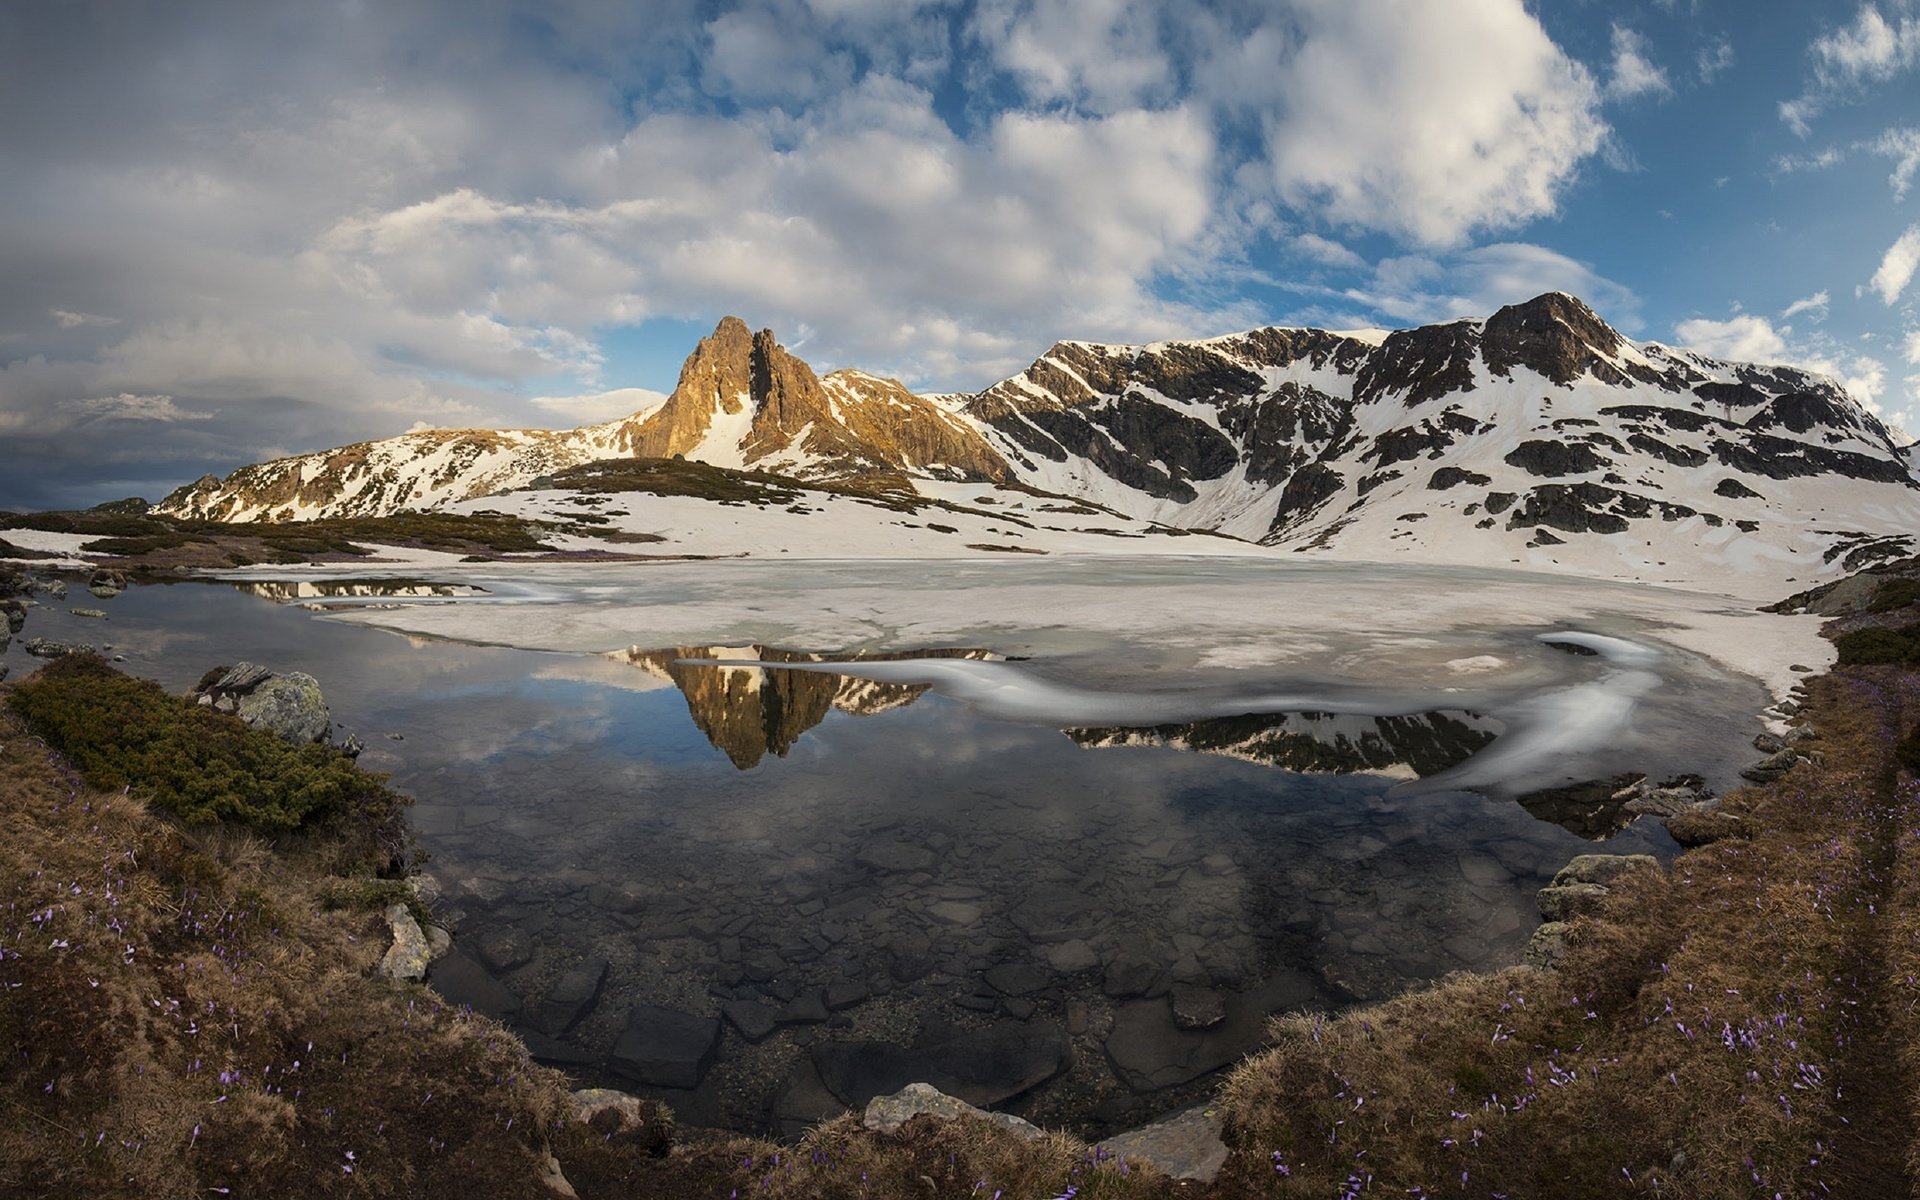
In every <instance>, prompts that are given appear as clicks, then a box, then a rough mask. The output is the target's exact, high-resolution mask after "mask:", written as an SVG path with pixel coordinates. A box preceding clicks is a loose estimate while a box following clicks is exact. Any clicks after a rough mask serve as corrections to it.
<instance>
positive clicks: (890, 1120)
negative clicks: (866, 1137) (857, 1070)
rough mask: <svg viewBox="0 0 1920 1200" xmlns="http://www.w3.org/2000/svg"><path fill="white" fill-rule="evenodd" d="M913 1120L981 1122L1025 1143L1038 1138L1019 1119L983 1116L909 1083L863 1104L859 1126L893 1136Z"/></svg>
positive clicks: (935, 1090)
mask: <svg viewBox="0 0 1920 1200" xmlns="http://www.w3.org/2000/svg"><path fill="white" fill-rule="evenodd" d="M915 1117H933V1118H935V1119H936V1120H941V1121H985V1122H986V1123H988V1124H990V1125H997V1126H999V1127H1000V1128H1002V1129H1004V1130H1006V1131H1007V1132H1009V1133H1011V1134H1013V1135H1015V1136H1016V1137H1018V1138H1020V1139H1021V1140H1022V1141H1028V1142H1031V1141H1033V1140H1035V1139H1036V1138H1039V1137H1040V1136H1041V1132H1040V1130H1039V1129H1037V1128H1035V1127H1034V1126H1033V1125H1031V1124H1029V1123H1027V1122H1026V1121H1023V1120H1021V1119H1020V1118H1019V1117H1016V1116H1012V1115H1010V1114H1008V1113H996V1112H986V1111H984V1110H982V1109H978V1108H975V1107H974V1106H973V1105H971V1104H968V1103H967V1102H966V1101H964V1100H956V1099H955V1098H953V1097H952V1096H949V1095H947V1094H946V1093H945V1092H943V1091H941V1090H940V1089H938V1088H936V1087H934V1086H932V1085H931V1084H925V1083H910V1084H908V1085H907V1086H906V1087H903V1088H901V1089H900V1090H899V1091H897V1092H894V1093H893V1094H892V1095H889V1096H875V1097H874V1098H873V1099H871V1100H869V1101H867V1108H866V1112H865V1113H863V1114H862V1115H861V1117H860V1124H861V1125H863V1126H865V1127H866V1128H867V1129H870V1130H872V1131H873V1132H875V1133H893V1132H894V1131H896V1130H898V1129H899V1128H900V1127H901V1126H902V1125H905V1124H906V1123H907V1122H908V1121H911V1120H912V1119H913V1118H915Z"/></svg>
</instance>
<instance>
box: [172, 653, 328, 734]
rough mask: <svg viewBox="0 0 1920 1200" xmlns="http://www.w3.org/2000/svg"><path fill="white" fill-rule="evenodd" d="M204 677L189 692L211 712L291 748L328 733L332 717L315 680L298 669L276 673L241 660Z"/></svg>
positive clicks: (324, 697)
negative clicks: (228, 716) (236, 720)
mask: <svg viewBox="0 0 1920 1200" xmlns="http://www.w3.org/2000/svg"><path fill="white" fill-rule="evenodd" d="M209 676H210V679H209V680H208V681H206V682H203V683H202V685H201V686H200V687H198V688H196V689H195V691H194V694H195V696H197V697H198V699H199V702H200V703H201V704H203V705H205V706H207V707H209V708H212V709H213V710H214V711H215V712H224V713H230V714H232V715H234V716H237V717H239V718H240V719H241V720H242V721H245V722H246V723H247V724H249V725H252V726H253V727H254V728H256V729H265V730H267V731H269V732H271V733H276V734H279V735H280V737H281V738H283V739H285V740H286V741H288V742H291V743H293V744H294V745H302V744H304V743H307V742H324V741H326V740H327V738H328V737H329V735H331V733H332V732H333V714H332V712H331V711H330V710H329V709H328V708H327V700H326V696H325V695H324V694H322V692H321V691H320V684H319V681H318V680H316V679H314V677H313V676H311V675H308V674H307V673H305V672H304V671H290V672H288V673H286V674H284V675H282V674H278V673H276V672H274V671H271V670H269V669H268V668H266V667H262V666H258V665H255V664H253V663H244V662H243V663H241V664H240V665H239V666H236V667H233V668H231V669H229V670H224V671H222V672H221V673H220V674H219V675H217V676H213V674H212V672H209Z"/></svg>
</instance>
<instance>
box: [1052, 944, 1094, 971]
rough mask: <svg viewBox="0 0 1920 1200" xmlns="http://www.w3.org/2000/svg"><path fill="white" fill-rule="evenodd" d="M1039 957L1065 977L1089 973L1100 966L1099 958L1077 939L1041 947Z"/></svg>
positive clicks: (1089, 947) (1091, 948) (1090, 947)
mask: <svg viewBox="0 0 1920 1200" xmlns="http://www.w3.org/2000/svg"><path fill="white" fill-rule="evenodd" d="M1040 956H1041V957H1042V958H1045V959H1046V960H1047V965H1048V966H1050V967H1052V968H1053V969H1054V970H1056V971H1059V972H1061V973H1063V974H1067V975H1075V974H1078V973H1079V972H1081V971H1091V970H1093V969H1094V968H1095V967H1097V966H1099V965H1100V956H1099V955H1097V954H1095V953H1094V952H1093V947H1092V946H1089V945H1087V943H1085V942H1083V941H1081V940H1080V939H1078V938H1075V939H1074V940H1073V941H1070V942H1060V943H1057V944H1055V945H1052V946H1043V947H1041V950H1040Z"/></svg>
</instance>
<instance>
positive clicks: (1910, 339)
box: [1905, 329, 1920, 366]
mask: <svg viewBox="0 0 1920 1200" xmlns="http://www.w3.org/2000/svg"><path fill="white" fill-rule="evenodd" d="M1905 340H1906V348H1905V354H1906V359H1907V361H1908V362H1910V363H1913V364H1914V365H1916V366H1920V329H1909V330H1907V332H1906V336H1905Z"/></svg>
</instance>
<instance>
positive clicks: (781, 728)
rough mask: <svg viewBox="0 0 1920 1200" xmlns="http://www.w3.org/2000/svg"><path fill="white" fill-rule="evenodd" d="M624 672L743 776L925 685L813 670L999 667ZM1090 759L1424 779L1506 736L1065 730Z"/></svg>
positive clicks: (1372, 726) (1447, 721) (1331, 718)
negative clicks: (1224, 760)
mask: <svg viewBox="0 0 1920 1200" xmlns="http://www.w3.org/2000/svg"><path fill="white" fill-rule="evenodd" d="M612 657H613V658H615V659H616V660H618V661H621V662H626V663H629V664H631V665H633V666H636V667H639V668H640V669H641V670H643V671H646V672H647V673H648V674H650V675H653V676H655V677H656V678H659V679H664V680H667V681H669V682H671V683H672V684H673V685H674V686H675V687H677V688H679V689H680V692H681V694H682V695H683V696H684V697H685V698H686V701H687V710H688V712H689V714H690V715H691V716H692V718H693V723H694V724H695V725H696V726H697V727H698V728H699V729H700V732H701V733H703V734H705V735H706V737H707V740H708V741H710V742H712V743H713V745H714V747H715V748H716V749H718V750H719V751H720V752H721V753H723V754H725V755H726V756H727V758H728V759H729V760H730V761H731V762H732V763H733V765H734V766H736V767H738V768H740V769H741V770H743V771H744V770H749V769H751V768H753V767H755V766H758V765H759V764H760V761H761V760H762V759H763V758H764V757H765V756H766V755H767V754H769V753H772V754H774V755H776V756H779V757H782V758H784V757H785V756H786V754H787V752H788V751H789V750H791V749H792V748H793V746H794V744H795V743H796V742H798V741H799V740H800V738H801V736H802V735H803V734H805V733H806V732H807V731H808V730H810V729H812V728H814V727H815V726H817V725H819V724H820V722H821V721H823V720H825V719H826V717H827V714H828V713H829V712H831V711H836V710H837V711H839V712H845V713H852V714H854V715H857V716H871V715H873V714H876V713H882V712H886V711H888V710H890V709H895V708H900V707H902V706H904V705H908V704H911V703H913V702H914V701H915V700H917V699H919V698H920V697H921V696H923V695H925V694H926V692H927V691H928V690H929V687H928V685H927V684H923V683H893V682H883V681H880V680H873V679H859V678H854V677H852V676H847V675H835V674H829V673H827V672H823V671H819V670H816V669H802V670H781V669H780V668H779V667H777V666H774V665H772V664H776V663H793V664H795V665H796V666H805V667H809V668H811V667H815V666H816V665H817V664H819V663H822V662H827V661H838V662H849V661H852V662H904V661H908V660H912V659H927V658H943V659H970V660H973V661H976V662H985V661H991V660H993V659H995V658H997V657H998V656H997V655H995V654H993V653H992V652H991V651H987V650H969V649H946V650H920V651H902V652H894V653H877V654H853V655H848V654H833V655H828V654H822V653H810V652H806V651H797V650H782V649H778V648H776V647H770V646H681V647H677V648H674V649H665V650H644V649H641V648H640V647H638V646H635V647H630V648H629V649H626V650H623V651H619V652H617V653H615V654H614V655H613V656H612ZM1062 732H1063V733H1065V734H1066V736H1067V737H1069V738H1071V739H1072V740H1073V741H1074V742H1075V743H1076V744H1078V745H1080V746H1082V747H1085V748H1087V749H1098V748H1102V747H1109V746H1160V747H1166V748H1169V749H1175V750H1191V751H1196V752H1200V753H1206V754H1222V755H1227V756H1229V757H1233V758H1238V759H1242V760H1244V761H1247V762H1255V763H1263V764H1266V765H1268V766H1274V767H1280V768H1283V769H1285V770H1289V771H1298V772H1301V773H1303V774H1334V775H1348V774H1355V773H1359V772H1368V773H1372V774H1378V775H1386V776H1389V777H1392V778H1398V779H1416V778H1424V777H1426V776H1428V775H1434V774H1438V773H1439V772H1441V771H1444V770H1447V769H1448V768H1450V767H1454V766H1457V765H1459V764H1460V763H1462V762H1465V761H1466V760H1467V759H1468V758H1470V757H1472V755H1473V754H1474V753H1476V752H1477V751H1479V750H1481V749H1482V748H1484V747H1485V746H1487V745H1488V744H1489V743H1491V742H1492V741H1493V740H1494V739H1495V738H1496V737H1498V736H1499V734H1500V732H1501V725H1500V723H1499V722H1497V721H1493V720H1490V719H1488V718H1486V717H1483V716H1481V715H1480V714H1478V713H1473V712H1468V711H1466V710H1452V711H1437V712H1427V713H1412V714H1408V715H1404V716H1380V717H1375V716H1363V715H1355V714H1345V713H1322V712H1291V713H1247V714H1243V715H1240V716H1232V717H1214V718H1209V719H1205V720H1199V721H1189V722H1181V723H1175V724H1157V725H1147V726H1119V725H1114V726H1082V727H1068V728H1065V729H1063V730H1062Z"/></svg>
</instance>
